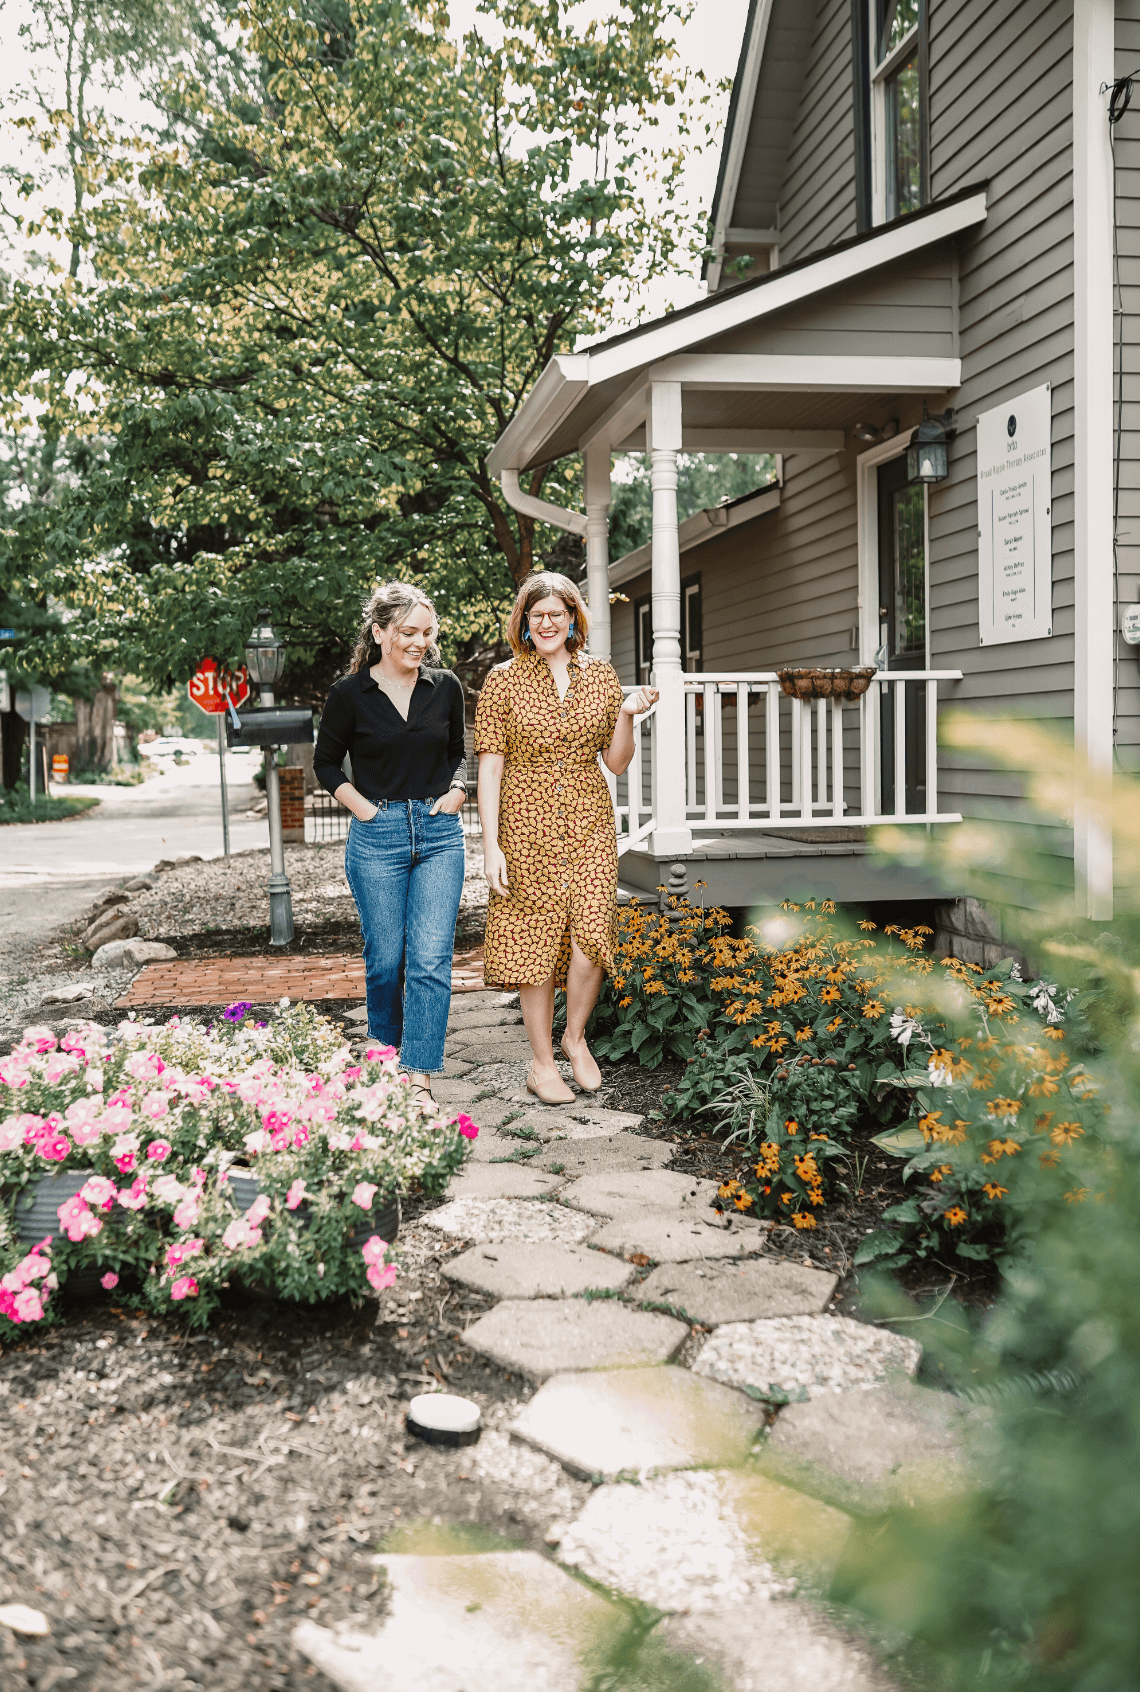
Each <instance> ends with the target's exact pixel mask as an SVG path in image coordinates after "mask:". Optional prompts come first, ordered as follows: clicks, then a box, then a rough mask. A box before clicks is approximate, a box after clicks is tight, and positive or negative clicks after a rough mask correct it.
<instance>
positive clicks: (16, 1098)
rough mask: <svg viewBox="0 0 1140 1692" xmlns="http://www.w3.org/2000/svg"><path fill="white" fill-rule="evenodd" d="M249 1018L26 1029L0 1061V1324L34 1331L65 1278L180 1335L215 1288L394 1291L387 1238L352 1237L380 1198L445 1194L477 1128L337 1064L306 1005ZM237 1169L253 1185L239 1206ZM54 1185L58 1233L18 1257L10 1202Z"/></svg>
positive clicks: (236, 1010) (339, 1055) (374, 1065)
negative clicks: (111, 1294)
mask: <svg viewBox="0 0 1140 1692" xmlns="http://www.w3.org/2000/svg"><path fill="white" fill-rule="evenodd" d="M248 1009H249V1007H248V1005H245V1004H237V1005H232V1006H230V1007H229V1010H228V1011H227V1012H226V1013H225V1016H224V1017H223V1018H222V1019H221V1020H220V1021H219V1022H218V1023H217V1024H216V1025H214V1026H213V1027H210V1028H205V1029H204V1028H202V1027H200V1026H198V1025H196V1024H194V1023H192V1022H184V1021H182V1020H180V1019H179V1018H178V1017H172V1018H171V1019H170V1021H169V1022H167V1023H166V1024H165V1025H163V1026H161V1027H159V1026H155V1025H151V1024H146V1023H140V1022H137V1021H134V1020H128V1021H126V1022H123V1023H120V1025H119V1027H118V1030H117V1031H116V1032H115V1033H113V1034H111V1035H109V1034H108V1032H107V1030H105V1029H103V1028H100V1027H99V1026H98V1025H97V1024H93V1023H88V1024H84V1025H82V1026H80V1027H79V1028H77V1029H75V1030H74V1031H72V1032H71V1033H69V1034H65V1035H64V1036H63V1038H62V1039H61V1040H58V1041H57V1039H56V1036H55V1035H54V1034H53V1033H52V1031H51V1030H50V1029H48V1028H29V1029H27V1030H25V1033H24V1037H23V1039H22V1040H21V1041H20V1042H19V1044H18V1045H17V1046H16V1047H15V1048H14V1049H13V1050H12V1051H11V1052H10V1053H9V1054H8V1056H7V1057H5V1058H3V1059H0V1218H2V1225H0V1271H2V1273H0V1315H2V1316H3V1317H6V1318H7V1319H8V1321H10V1322H25V1321H36V1320H40V1319H41V1318H42V1317H43V1315H44V1314H45V1313H46V1310H47V1308H48V1303H49V1301H50V1297H51V1294H52V1292H53V1291H54V1288H55V1287H56V1286H57V1285H58V1284H59V1283H60V1282H62V1281H64V1280H66V1277H67V1275H68V1274H69V1273H70V1272H71V1271H73V1270H74V1269H75V1268H77V1267H80V1266H82V1267H91V1266H95V1267H97V1268H98V1270H99V1272H100V1275H101V1278H102V1281H103V1285H104V1286H105V1287H106V1288H107V1289H108V1290H109V1291H110V1290H112V1289H115V1288H119V1284H120V1281H121V1282H122V1283H123V1285H122V1287H121V1288H120V1290H119V1296H122V1297H133V1298H136V1299H141V1300H142V1301H143V1302H144V1303H145V1304H146V1305H147V1306H149V1307H150V1308H152V1309H169V1308H170V1307H171V1306H172V1305H173V1306H176V1307H178V1308H180V1309H182V1310H183V1311H185V1312H186V1313H187V1314H188V1315H189V1318H190V1320H191V1322H192V1323H193V1324H194V1325H196V1326H201V1325H203V1324H204V1323H205V1322H206V1321H208V1319H209V1316H210V1314H211V1312H212V1311H213V1310H214V1309H215V1308H216V1306H217V1304H218V1301H219V1296H220V1293H221V1290H222V1288H223V1287H225V1286H226V1285H227V1283H228V1282H229V1281H230V1280H231V1278H237V1279H240V1280H241V1281H243V1282H245V1283H259V1284H262V1285H266V1286H269V1287H271V1288H272V1289H273V1290H274V1291H275V1292H277V1293H279V1294H280V1295H282V1296H284V1297H288V1298H296V1299H326V1298H330V1297H335V1296H337V1295H340V1294H344V1293H348V1294H361V1293H363V1292H364V1291H365V1289H366V1288H367V1287H368V1286H369V1285H371V1286H373V1287H381V1286H385V1285H388V1284H390V1282H391V1280H392V1278H393V1277H394V1274H395V1269H394V1266H393V1265H392V1264H391V1263H390V1262H389V1261H388V1258H389V1250H388V1242H387V1241H385V1240H384V1239H382V1238H381V1236H380V1235H379V1233H374V1234H369V1233H368V1232H367V1224H368V1222H369V1220H370V1218H371V1216H372V1214H373V1212H374V1206H375V1208H376V1209H377V1210H378V1209H379V1204H378V1202H377V1199H378V1195H379V1197H380V1199H381V1200H382V1199H383V1197H384V1195H386V1194H389V1193H392V1192H393V1191H401V1190H407V1189H408V1188H409V1187H410V1186H411V1185H412V1184H413V1183H414V1184H417V1185H418V1186H419V1187H420V1188H422V1189H423V1190H425V1191H427V1192H429V1193H435V1192H439V1191H441V1190H442V1188H443V1187H444V1186H445V1185H446V1183H447V1181H448V1180H449V1179H450V1177H451V1176H452V1174H454V1172H455V1171H456V1170H457V1169H458V1168H459V1166H460V1164H461V1163H462V1161H463V1158H464V1155H465V1152H466V1150H467V1142H468V1140H470V1139H471V1138H472V1137H473V1136H474V1135H475V1133H476V1132H477V1129H476V1128H475V1126H474V1124H473V1123H472V1122H471V1121H470V1119H469V1118H467V1117H465V1116H448V1115H444V1114H440V1113H438V1112H432V1111H425V1110H424V1109H423V1108H422V1107H421V1106H420V1104H419V1103H417V1102H416V1099H415V1098H414V1096H413V1093H412V1090H411V1088H410V1086H409V1083H408V1078H407V1076H406V1075H403V1074H401V1072H400V1071H399V1069H398V1066H397V1064H396V1054H395V1052H394V1051H393V1050H392V1049H391V1048H390V1047H382V1046H373V1047H370V1048H369V1049H368V1050H367V1051H366V1054H365V1057H364V1059H363V1060H362V1061H361V1062H360V1063H353V1062H352V1059H351V1054H350V1052H349V1049H348V1047H347V1046H346V1045H345V1044H344V1042H343V1040H342V1039H341V1038H340V1036H339V1034H338V1033H337V1031H336V1030H335V1029H334V1028H333V1027H332V1025H331V1024H330V1023H328V1022H327V1021H325V1020H324V1019H322V1018H321V1017H319V1016H318V1015H316V1013H315V1012H313V1011H312V1010H311V1009H309V1008H308V1007H307V1006H296V1007H293V1008H287V1007H283V1008H282V1010H281V1013H280V1014H279V1015H277V1016H276V1017H275V1018H274V1019H273V1021H271V1022H270V1023H268V1024H258V1025H253V1026H251V1025H250V1023H249V1020H248V1015H247V1013H248ZM235 1167H236V1168H241V1169H245V1170H248V1171H249V1172H250V1173H252V1174H253V1175H254V1176H255V1177H256V1181H257V1186H258V1192H257V1197H256V1198H255V1200H254V1202H253V1203H252V1204H251V1205H246V1206H244V1207H243V1206H241V1205H239V1204H237V1203H235V1200H234V1197H233V1191H234V1189H233V1186H232V1185H231V1181H230V1175H231V1171H232V1170H234V1169H235ZM53 1174H55V1175H60V1176H63V1177H65V1179H64V1180H62V1181H61V1182H60V1185H61V1187H63V1188H65V1189H66V1191H65V1192H62V1193H61V1194H60V1203H59V1205H58V1206H55V1207H53V1208H55V1210H56V1214H57V1215H58V1218H59V1225H60V1230H61V1234H62V1237H61V1238H57V1239H56V1240H55V1241H54V1242H53V1241H52V1240H51V1239H50V1238H49V1239H47V1240H45V1241H43V1242H41V1244H40V1245H38V1246H36V1247H34V1248H33V1249H32V1250H31V1251H30V1252H28V1251H27V1250H26V1247H25V1246H22V1245H20V1244H19V1243H18V1241H17V1229H16V1225H15V1224H16V1219H17V1215H18V1206H19V1204H20V1202H21V1200H23V1199H24V1198H25V1195H27V1194H28V1192H29V1189H30V1188H32V1187H33V1186H35V1185H36V1184H37V1183H39V1182H40V1181H41V1180H42V1179H43V1178H44V1177H45V1176H50V1175H53ZM354 1232H355V1234H356V1235H357V1241H356V1243H353V1239H352V1236H353V1234H354ZM362 1234H363V1235H364V1238H363V1243H361V1240H360V1236H361V1235H362ZM132 1289H133V1290H132Z"/></svg>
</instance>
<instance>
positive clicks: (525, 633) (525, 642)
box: [523, 627, 533, 646]
mask: <svg viewBox="0 0 1140 1692" xmlns="http://www.w3.org/2000/svg"><path fill="white" fill-rule="evenodd" d="M532 644H533V643H532V641H531V638H530V629H529V627H527V628H524V629H523V645H524V646H530V645H532Z"/></svg>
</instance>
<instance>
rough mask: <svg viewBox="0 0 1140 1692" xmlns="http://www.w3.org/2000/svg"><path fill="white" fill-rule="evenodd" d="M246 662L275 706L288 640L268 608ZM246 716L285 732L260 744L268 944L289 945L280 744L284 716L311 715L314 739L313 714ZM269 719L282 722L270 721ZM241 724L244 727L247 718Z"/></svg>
mask: <svg viewBox="0 0 1140 1692" xmlns="http://www.w3.org/2000/svg"><path fill="white" fill-rule="evenodd" d="M245 664H246V669H247V670H248V671H249V677H250V680H251V681H252V682H254V683H255V684H256V685H257V687H258V689H259V696H260V699H261V704H262V706H263V707H270V708H272V707H273V689H274V687H275V686H276V685H277V683H278V682H279V681H280V679H281V672H282V670H284V668H285V642H284V641H283V640H280V639H278V637H277V635H276V634H275V633H274V630H273V625H272V624H271V623H270V621H269V611H268V609H265V610H262V611H259V612H258V621H257V626H256V627H255V628H254V630H253V632H252V633H251V635H250V637H249V639H248V640H247V641H246V643H245ZM247 715H252V716H261V717H262V723H261V725H259V726H260V727H261V728H262V729H263V731H264V732H265V733H267V734H268V733H270V732H272V731H273V730H274V729H278V728H279V729H280V730H282V731H283V732H282V733H281V736H280V739H279V740H273V741H270V740H269V739H261V740H260V744H261V745H263V746H264V747H265V797H266V800H267V802H268V809H269V872H270V873H269V944H270V945H271V946H287V945H288V944H289V942H290V940H292V938H293V895H292V890H291V888H290V886H289V877H288V876H287V875H286V874H285V842H284V841H283V839H282V838H281V784H280V782H279V781H278V779H277V747H278V745H280V744H283V743H285V742H287V741H288V739H289V733H288V728H289V724H288V722H287V721H285V719H287V718H289V717H290V716H299V715H307V716H308V719H309V729H308V735H309V738H310V739H311V738H312V733H313V716H312V712H311V711H310V712H307V713H298V712H289V711H282V710H280V709H276V710H274V709H268V710H266V711H265V712H264V714H262V713H260V712H258V713H248V714H247ZM269 718H277V719H281V721H279V722H270V721H269V720H268V719H269ZM295 726H296V725H294V727H295ZM242 727H243V729H244V728H245V721H244V720H243V722H242Z"/></svg>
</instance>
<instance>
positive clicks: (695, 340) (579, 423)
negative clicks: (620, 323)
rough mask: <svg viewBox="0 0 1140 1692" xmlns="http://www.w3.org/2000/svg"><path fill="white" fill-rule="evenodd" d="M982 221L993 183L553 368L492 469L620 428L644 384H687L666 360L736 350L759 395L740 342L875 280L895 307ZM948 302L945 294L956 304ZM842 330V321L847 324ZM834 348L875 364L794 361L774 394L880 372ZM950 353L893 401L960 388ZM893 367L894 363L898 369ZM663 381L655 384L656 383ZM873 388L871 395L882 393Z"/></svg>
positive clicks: (846, 337) (545, 458)
mask: <svg viewBox="0 0 1140 1692" xmlns="http://www.w3.org/2000/svg"><path fill="white" fill-rule="evenodd" d="M985 216H986V191H985V185H984V184H983V185H980V186H978V185H975V186H971V187H968V188H964V189H962V190H961V191H960V192H959V193H957V194H954V195H952V196H950V197H949V198H947V199H945V200H940V201H938V202H936V203H935V204H934V205H931V206H927V207H924V208H923V210H922V211H919V212H914V213H912V214H911V215H910V216H909V217H901V218H897V219H896V220H895V221H894V222H892V223H886V224H880V225H879V226H878V227H876V228H875V229H872V230H868V231H867V232H866V233H865V234H863V235H856V236H854V237H852V239H851V240H849V241H842V242H839V243H837V244H836V245H835V246H834V247H829V248H828V249H827V251H826V252H823V253H820V254H817V255H816V256H815V257H813V258H806V259H802V260H800V261H799V262H798V263H796V264H790V265H788V266H786V267H785V268H783V269H780V270H775V271H771V272H768V273H767V274H765V275H762V276H758V277H756V278H755V280H754V281H751V282H746V283H744V284H742V285H741V286H740V287H738V288H731V289H729V290H727V291H726V292H725V293H722V294H714V295H712V296H710V297H709V298H708V299H705V300H700V301H698V302H697V303H696V304H695V305H691V306H687V307H686V308H685V309H684V310H683V311H676V312H670V313H667V314H666V315H665V316H664V317H660V318H655V319H652V320H651V321H650V322H648V323H643V324H640V325H639V326H638V327H637V328H636V329H629V330H626V331H624V332H623V333H621V334H617V335H611V336H609V337H607V338H606V339H605V340H601V341H596V342H594V343H593V344H592V345H591V346H588V347H587V348H585V349H584V350H582V351H580V352H577V353H568V354H562V355H559V356H557V357H555V358H553V359H551V361H550V363H549V364H548V365H547V366H546V368H545V369H544V370H543V372H542V374H541V375H540V376H539V378H538V380H537V381H536V382H535V384H534V387H533V388H532V389H531V390H530V392H529V394H528V395H527V396H526V398H525V400H524V401H523V403H522V405H521V407H520V408H519V411H518V412H517V414H516V416H515V417H514V419H513V420H512V422H511V423H510V424H509V425H508V427H507V428H506V429H505V430H504V431H503V433H502V435H500V437H499V439H498V440H497V441H496V443H495V445H494V447H493V448H492V449H491V452H490V454H489V456H488V460H487V465H488V469H489V470H490V472H491V474H492V475H496V476H497V475H498V474H499V473H500V472H501V471H503V470H508V469H512V470H519V471H524V470H527V469H530V468H533V467H534V466H535V465H539V464H547V463H550V462H551V461H552V460H554V459H556V458H560V457H562V456H564V455H565V454H566V453H570V452H576V451H578V450H579V446H580V444H581V443H582V442H583V441H584V440H585V439H586V438H588V437H589V436H590V434H591V432H592V431H594V430H596V429H597V428H598V427H599V426H600V425H601V423H602V422H603V421H604V419H605V418H606V417H607V415H610V414H613V415H614V416H615V427H616V421H617V419H618V418H619V417H620V412H621V407H622V406H623V405H624V404H625V402H626V400H627V398H630V397H631V396H632V395H633V394H634V393H635V391H636V389H637V388H638V386H639V384H641V383H644V382H645V381H647V380H650V379H671V380H680V381H682V382H684V381H685V380H686V377H685V375H684V374H673V372H672V369H670V371H669V372H667V371H666V369H665V368H664V367H665V365H666V361H669V362H670V365H671V366H675V365H676V363H677V362H678V361H679V360H680V359H682V358H683V355H686V354H690V353H694V352H697V351H701V352H706V351H709V350H713V351H715V350H717V349H723V350H724V351H725V352H731V354H732V356H733V357H734V358H735V360H736V363H737V365H738V366H739V377H740V379H739V381H738V383H737V384H736V385H738V386H740V387H742V388H748V387H752V388H756V389H759V388H761V387H765V386H771V385H773V384H772V382H770V381H766V380H760V379H752V378H750V377H748V376H747V375H746V374H745V372H746V370H747V368H748V366H749V363H750V361H749V360H748V359H747V358H746V357H743V356H742V354H743V353H745V352H746V351H747V348H745V347H743V346H741V344H740V339H739V338H740V336H741V335H742V334H746V333H748V332H751V331H752V330H753V329H755V328H756V327H757V326H761V325H763V324H765V323H767V322H771V324H772V325H773V329H774V330H775V328H776V325H777V323H779V322H786V321H787V317H788V313H789V312H791V311H792V310H793V309H794V308H797V307H799V308H802V307H804V306H805V305H806V304H807V303H808V302H811V301H814V300H816V299H819V297H820V296H822V295H825V294H826V295H827V296H828V299H829V300H831V301H835V300H837V299H839V298H841V296H840V294H839V293H838V291H839V290H844V291H846V292H850V290H851V289H852V288H853V287H856V286H858V285H859V284H860V283H861V282H862V281H863V280H864V279H866V278H868V277H870V276H871V275H872V273H882V274H883V275H884V276H885V277H886V278H887V282H886V284H885V287H886V291H887V296H888V298H893V297H894V296H895V294H896V293H897V291H898V288H899V287H901V286H902V283H901V282H899V283H895V282H892V281H891V280H890V278H892V277H894V276H895V275H896V272H897V271H898V269H899V267H900V266H901V267H904V268H905V266H906V265H907V264H908V262H915V261H916V255H924V256H923V259H922V262H923V263H924V264H925V263H926V262H927V261H926V257H925V255H927V254H930V255H933V254H934V250H935V249H937V248H939V247H941V248H944V249H945V248H946V244H947V243H949V242H951V241H952V240H953V238H954V237H955V236H957V235H958V234H959V233H960V232H961V231H963V230H965V229H970V228H973V227H975V226H976V225H978V224H979V223H982V222H983V221H984V219H985ZM951 262H952V261H951V260H950V259H946V260H945V261H944V263H943V265H942V268H944V269H945V268H946V266H947V265H949V264H950V263H951ZM891 267H894V269H892V268H891ZM900 297H901V296H900ZM949 297H950V296H949V293H947V299H949ZM947 309H951V308H947ZM953 309H954V310H956V308H953ZM828 313H831V314H832V315H834V311H833V308H832V307H831V306H828V307H827V309H826V311H825V313H824V316H825V318H826V316H827V315H828ZM943 317H945V312H944V313H943ZM836 321H837V323H838V319H836ZM946 327H947V329H949V328H951V327H952V328H953V329H954V330H955V331H956V317H955V319H954V323H953V324H952V325H951V323H950V320H949V318H946ZM836 339H837V342H838V345H839V346H840V347H841V348H842V350H843V352H844V353H845V354H846V353H848V352H849V353H851V354H863V353H865V354H867V355H868V356H867V357H865V358H862V359H859V358H846V357H838V358H836V357H833V356H830V353H829V356H828V358H827V359H826V360H823V359H813V358H811V357H806V356H803V355H801V354H798V353H797V354H796V355H795V363H796V366H797V369H798V371H799V374H796V373H793V374H792V375H791V376H790V377H789V378H788V379H786V380H785V379H783V378H781V379H779V380H778V381H776V382H775V385H776V386H779V387H785V386H786V387H787V388H789V389H794V388H796V387H802V386H805V385H806V386H811V387H815V388H817V389H826V388H828V387H831V386H833V385H834V386H836V387H844V386H846V387H848V388H849V389H850V388H851V387H852V380H851V379H849V380H848V381H847V382H846V383H845V382H844V381H843V380H842V379H841V377H840V374H839V370H840V367H841V366H842V365H843V364H845V363H846V364H850V365H852V366H853V365H854V364H855V363H862V364H866V365H867V366H871V365H872V364H874V363H876V362H880V361H877V360H876V359H875V358H874V357H873V356H870V355H871V354H872V349H873V344H874V338H873V337H871V336H870V335H868V334H860V335H859V336H858V338H855V337H854V336H853V335H852V334H851V331H850V329H848V328H843V327H840V328H839V329H837V331H836ZM892 345H893V346H894V350H895V351H899V350H901V348H902V345H903V342H902V337H901V336H899V337H895V338H894V339H893V340H892ZM769 350H771V351H773V352H775V351H778V350H780V349H779V348H777V347H776V346H774V345H773V346H772V347H771V348H770V349H769ZM789 350H791V349H789ZM821 350H823V349H822V347H821ZM950 350H951V349H950V346H949V342H948V341H947V343H946V344H945V345H943V343H942V341H941V340H938V339H937V337H936V338H935V340H933V341H931V340H930V339H929V338H928V339H927V341H925V342H922V341H920V342H918V343H916V345H915V347H914V351H915V352H917V353H919V354H926V355H929V354H934V355H935V356H918V357H914V358H911V359H910V360H909V361H907V362H909V363H910V364H911V365H912V366H913V367H914V368H913V369H912V370H911V372H910V377H911V381H909V382H904V381H902V380H900V381H899V382H898V385H897V388H896V390H895V391H899V392H901V391H904V389H905V390H907V391H916V392H920V393H921V392H930V393H934V392H945V391H947V388H948V387H951V386H957V379H956V378H955V379H954V380H952V381H951V380H948V379H947V377H948V376H952V375H953V372H949V371H948V370H947V369H943V368H941V367H945V366H948V364H949V363H950V362H952V363H953V364H954V365H955V367H956V366H957V358H956V347H955V348H954V354H955V356H954V357H953V358H952V360H948V359H947V358H946V356H944V355H945V354H946V353H948V352H950ZM777 362H781V365H782V366H783V365H784V364H786V363H787V361H786V360H785V361H776V360H773V361H772V363H773V365H775V363H777ZM894 362H895V364H896V365H897V364H898V363H899V362H900V360H898V359H896V360H895V361H894ZM821 366H823V367H824V368H825V374H826V376H827V379H826V380H820V379H819V367H821ZM920 366H929V369H925V370H924V369H920V368H919V367H920ZM936 366H937V367H939V368H935V367H936ZM655 371H656V372H657V375H656V376H655V377H654V374H653V373H654V372H655ZM850 376H851V373H850V372H849V377H850ZM832 377H834V381H833V380H832ZM868 380H869V381H870V377H869V378H868ZM871 385H872V386H874V383H873V382H872V383H871ZM783 422H784V426H785V427H789V428H792V427H797V426H802V427H814V426H816V419H815V418H813V417H808V416H805V417H804V418H803V419H802V420H793V419H792V418H791V417H788V418H786V419H784V420H783ZM625 432H628V430H626V431H625ZM613 438H614V440H615V441H616V440H621V439H623V438H624V434H623V433H621V432H619V433H616V434H615V435H614V437H613ZM774 450H781V449H779V448H776V449H774ZM789 450H791V449H790V448H789Z"/></svg>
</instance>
